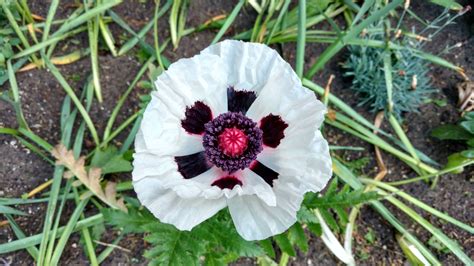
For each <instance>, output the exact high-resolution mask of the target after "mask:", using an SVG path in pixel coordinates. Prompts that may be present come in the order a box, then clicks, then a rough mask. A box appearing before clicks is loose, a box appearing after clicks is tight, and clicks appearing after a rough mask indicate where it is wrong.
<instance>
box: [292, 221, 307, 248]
mask: <svg viewBox="0 0 474 266" xmlns="http://www.w3.org/2000/svg"><path fill="white" fill-rule="evenodd" d="M288 238H289V239H290V242H291V243H293V245H297V246H298V248H299V249H300V250H301V251H303V252H304V253H306V252H308V239H307V238H306V235H305V233H304V230H303V227H302V225H301V224H300V223H298V222H296V223H295V224H294V225H293V226H292V227H290V229H289V231H288Z"/></svg>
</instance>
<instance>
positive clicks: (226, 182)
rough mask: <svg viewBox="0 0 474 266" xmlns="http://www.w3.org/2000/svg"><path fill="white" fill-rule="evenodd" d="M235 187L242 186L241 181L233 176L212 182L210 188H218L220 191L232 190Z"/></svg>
mask: <svg viewBox="0 0 474 266" xmlns="http://www.w3.org/2000/svg"><path fill="white" fill-rule="evenodd" d="M237 185H240V186H242V181H240V180H239V179H238V178H237V177H235V176H225V177H222V178H219V179H217V180H216V181H214V182H212V186H218V187H219V188H220V189H224V188H228V189H233V188H234V187H235V186H237Z"/></svg>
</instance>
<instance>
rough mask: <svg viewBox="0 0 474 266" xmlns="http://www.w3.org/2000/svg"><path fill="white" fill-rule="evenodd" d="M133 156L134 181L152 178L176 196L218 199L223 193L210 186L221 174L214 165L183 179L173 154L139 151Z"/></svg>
mask: <svg viewBox="0 0 474 266" xmlns="http://www.w3.org/2000/svg"><path fill="white" fill-rule="evenodd" d="M133 157H134V160H133V171H132V176H133V181H134V182H138V181H140V180H142V179H153V180H154V182H155V184H156V185H160V188H161V189H170V190H172V191H174V192H175V193H176V195H177V196H179V197H181V198H185V199H193V198H206V199H218V198H221V197H223V195H224V192H223V191H222V190H221V189H219V188H218V187H215V186H211V184H212V182H213V180H216V179H218V178H219V177H220V176H222V175H223V174H222V171H220V170H219V169H218V168H216V167H212V168H211V169H209V170H207V171H206V172H204V173H202V174H200V175H198V176H196V177H194V178H191V179H184V178H183V176H182V175H181V174H180V173H179V172H178V166H177V164H176V162H175V160H174V157H173V156H168V155H156V154H153V153H145V152H140V153H135V154H134V155H133Z"/></svg>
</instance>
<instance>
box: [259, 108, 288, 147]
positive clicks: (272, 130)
mask: <svg viewBox="0 0 474 266" xmlns="http://www.w3.org/2000/svg"><path fill="white" fill-rule="evenodd" d="M287 127H288V124H287V123H286V122H285V121H283V119H281V116H279V115H273V114H269V115H267V116H265V117H264V118H262V120H260V129H261V130H262V131H263V144H264V145H266V146H268V147H272V148H276V147H278V145H280V142H281V140H282V139H283V138H284V137H285V133H284V131H285V129H286V128H287Z"/></svg>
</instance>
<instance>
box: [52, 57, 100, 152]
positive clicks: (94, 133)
mask: <svg viewBox="0 0 474 266" xmlns="http://www.w3.org/2000/svg"><path fill="white" fill-rule="evenodd" d="M43 59H44V60H45V62H46V66H47V67H48V68H49V70H50V71H51V73H52V74H53V76H54V77H55V78H56V79H57V80H58V82H59V84H61V86H62V87H63V88H64V90H65V91H66V93H67V94H68V95H69V97H71V100H72V101H73V102H74V104H75V105H76V107H77V110H78V111H79V113H80V114H81V115H82V118H83V119H84V121H85V123H86V125H87V127H88V128H89V132H90V133H91V135H92V138H93V139H94V142H95V143H96V144H97V145H99V143H100V141H99V135H98V134H97V130H96V129H95V126H94V123H93V122H92V120H91V118H90V116H89V114H88V113H87V111H86V109H85V108H84V106H82V103H81V101H80V100H79V99H78V98H77V96H76V94H75V93H74V91H73V89H72V88H71V86H70V85H69V84H68V83H67V81H66V79H65V78H64V77H63V76H62V75H61V73H60V72H59V70H58V69H57V68H56V67H55V66H54V65H53V64H52V63H51V61H49V59H46V58H43Z"/></svg>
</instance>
